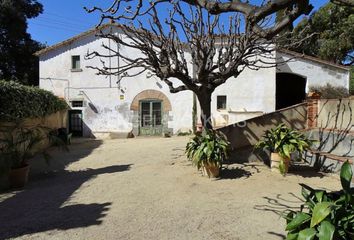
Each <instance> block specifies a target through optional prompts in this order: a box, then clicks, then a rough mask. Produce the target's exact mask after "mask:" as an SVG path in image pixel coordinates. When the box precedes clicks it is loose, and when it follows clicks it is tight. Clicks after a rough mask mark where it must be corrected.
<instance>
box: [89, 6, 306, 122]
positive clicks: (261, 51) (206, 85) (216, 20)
mask: <svg viewBox="0 0 354 240" xmlns="http://www.w3.org/2000/svg"><path fill="white" fill-rule="evenodd" d="M311 9H312V6H311V5H310V4H309V1H308V0H298V1H292V0H274V1H271V2H268V3H266V4H261V5H253V4H251V3H249V2H241V1H227V2H226V1H206V0H179V1H178V0H177V1H171V0H154V1H143V0H135V1H132V0H112V4H111V5H110V7H109V8H107V9H103V8H100V7H99V6H97V7H94V8H93V9H91V10H88V11H89V12H95V11H96V12H100V13H101V14H102V18H101V23H102V22H104V21H105V20H106V19H110V20H113V21H115V22H117V23H120V24H118V25H117V27H118V28H119V29H120V30H121V31H122V32H123V33H124V36H119V35H117V34H116V33H114V32H107V31H101V33H100V34H99V35H100V36H101V37H103V38H107V39H111V40H113V41H115V42H116V43H118V44H119V45H121V46H125V47H127V48H131V49H134V50H137V51H138V52H140V53H141V55H139V56H138V57H132V56H131V55H130V54H129V51H116V50H115V49H113V48H111V47H110V46H108V45H103V47H104V48H105V49H108V50H109V54H108V55H107V54H104V53H102V52H97V51H93V52H90V53H89V54H88V55H87V58H95V57H97V58H99V59H101V61H102V63H103V65H102V66H92V68H94V69H96V70H97V71H98V74H103V75H112V74H115V75H119V76H121V77H134V76H136V75H138V74H142V73H144V72H147V73H149V74H152V75H154V76H156V77H158V78H159V79H160V80H161V81H163V82H164V83H166V84H167V85H168V87H169V89H170V92H171V93H177V92H180V91H186V90H190V91H193V92H194V93H195V95H196V97H197V98H198V100H199V104H200V107H201V112H202V113H201V121H202V123H203V126H204V127H206V128H209V129H210V128H212V124H211V121H210V120H211V106H210V103H211V95H212V93H213V92H214V90H215V89H216V88H217V87H218V86H220V85H222V84H224V83H225V82H226V81H227V80H229V79H231V78H237V77H238V76H239V75H240V74H241V72H242V71H243V70H244V69H246V68H249V69H252V70H258V69H260V68H264V67H274V66H275V65H276V59H275V58H276V57H275V56H273V54H272V52H273V50H274V47H275V43H276V42H277V43H278V42H279V41H277V40H278V34H279V33H280V32H281V31H282V30H284V29H285V28H286V27H287V26H288V25H290V24H291V23H292V22H293V21H294V20H295V19H296V18H297V17H299V16H300V15H302V14H308V13H309V12H310V11H311ZM279 10H283V11H284V13H285V14H283V15H282V16H279V17H278V19H277V21H272V17H273V16H274V14H275V13H276V12H278V11H279ZM162 11H164V12H168V13H169V14H168V17H162V14H161V12H162ZM223 14H227V17H228V18H229V22H228V23H225V18H222V16H223ZM189 54H190V57H189V56H188V55H189ZM117 56H118V57H119V58H121V59H122V60H123V65H120V66H119V68H117V67H112V66H109V64H108V65H107V64H105V60H104V59H105V58H116V57H117ZM189 64H191V65H192V66H193V71H191V69H190V68H189Z"/></svg>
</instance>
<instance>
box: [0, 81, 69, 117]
mask: <svg viewBox="0 0 354 240" xmlns="http://www.w3.org/2000/svg"><path fill="white" fill-rule="evenodd" d="M67 108H68V105H67V104H66V102H65V101H64V100H62V99H60V98H58V97H57V96H55V95H54V94H53V93H51V92H49V91H46V90H43V89H39V88H37V87H29V86H24V85H21V84H19V83H17V82H13V81H4V80H0V120H5V121H14V120H22V119H25V118H37V117H44V116H47V115H49V114H52V113H55V112H57V111H60V110H64V109H67Z"/></svg>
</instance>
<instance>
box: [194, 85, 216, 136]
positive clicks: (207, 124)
mask: <svg viewBox="0 0 354 240" xmlns="http://www.w3.org/2000/svg"><path fill="white" fill-rule="evenodd" d="M211 94H212V93H211V92H209V91H203V92H202V93H198V94H197V97H198V100H199V104H200V109H201V110H202V111H201V115H200V120H201V122H202V126H203V128H205V129H209V130H210V129H213V125H212V122H211V105H210V104H211Z"/></svg>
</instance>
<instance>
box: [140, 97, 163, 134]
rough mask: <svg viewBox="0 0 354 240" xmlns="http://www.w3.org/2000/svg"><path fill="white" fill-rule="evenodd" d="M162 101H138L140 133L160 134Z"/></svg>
mask: <svg viewBox="0 0 354 240" xmlns="http://www.w3.org/2000/svg"><path fill="white" fill-rule="evenodd" d="M162 120H163V119H162V102H161V101H159V100H143V101H141V102H140V128H139V134H140V135H151V136H154V135H162V131H163V123H162Z"/></svg>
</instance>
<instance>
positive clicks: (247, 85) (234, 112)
mask: <svg viewBox="0 0 354 240" xmlns="http://www.w3.org/2000/svg"><path fill="white" fill-rule="evenodd" d="M218 95H226V98H227V100H226V105H227V108H226V110H217V96H218ZM274 95H275V68H262V69H259V70H258V71H255V70H251V69H248V68H246V69H245V70H244V71H243V72H242V73H241V74H240V75H239V76H238V77H237V78H230V79H229V80H228V81H227V82H226V83H225V84H224V85H221V86H219V87H218V88H217V89H216V90H215V92H214V93H213V95H212V103H211V104H212V105H211V106H212V113H213V120H214V125H215V126H223V125H227V124H232V123H235V122H240V121H244V120H247V119H250V118H253V117H256V116H259V115H262V114H264V113H267V112H272V111H274V110H275V98H274ZM226 116H227V117H226ZM225 117H226V119H225ZM227 119H228V120H227Z"/></svg>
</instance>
